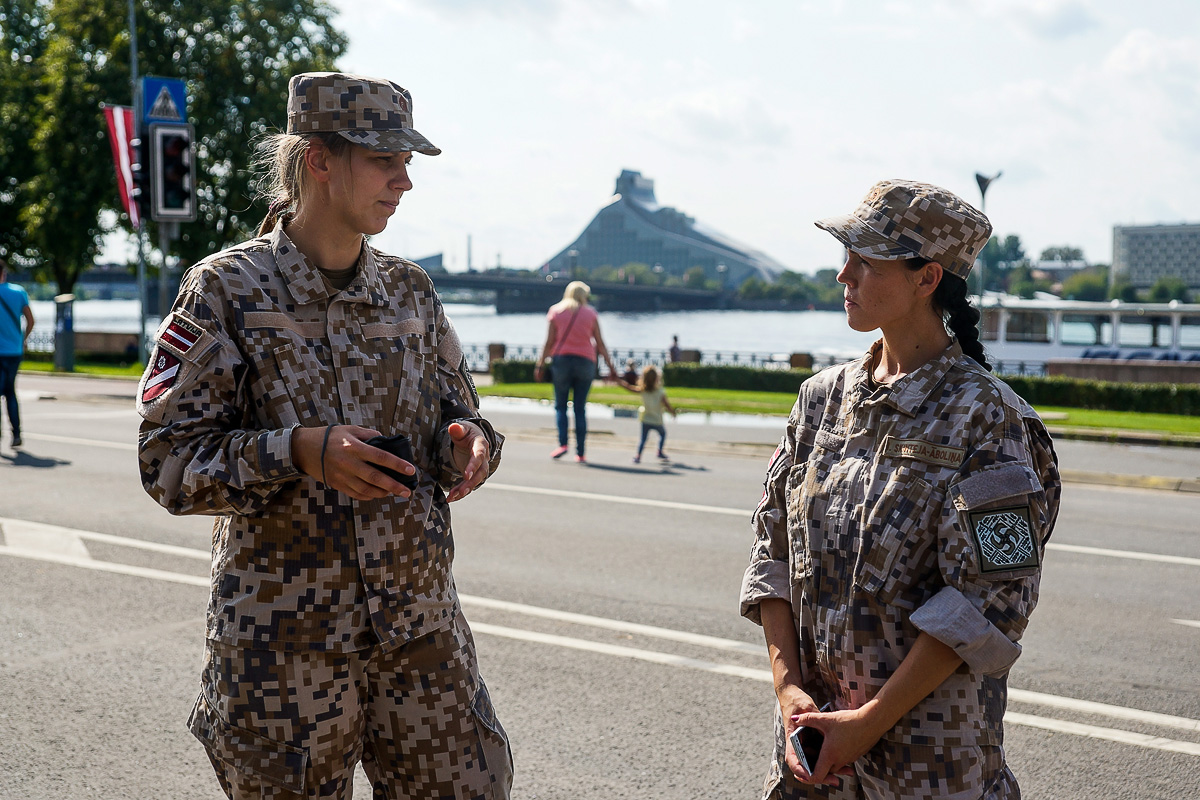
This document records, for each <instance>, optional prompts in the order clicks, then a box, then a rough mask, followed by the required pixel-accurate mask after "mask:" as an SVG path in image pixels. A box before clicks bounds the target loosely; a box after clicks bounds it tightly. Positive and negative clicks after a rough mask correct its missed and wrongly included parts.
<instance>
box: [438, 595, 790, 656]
mask: <svg viewBox="0 0 1200 800" xmlns="http://www.w3.org/2000/svg"><path fill="white" fill-rule="evenodd" d="M458 599H459V600H461V601H462V602H463V603H465V604H467V605H473V606H479V607H480V608H491V609H495V610H497V611H510V612H513V613H516V614H525V615H527V616H531V617H542V618H543V619H553V620H558V621H560V622H570V623H573V624H575V625H588V626H591V627H593V628H604V629H606V630H610V631H620V632H621V633H636V634H638V635H640V636H649V637H653V638H656V639H669V640H670V641H673V642H682V643H684V644H694V645H698V646H700V647H711V648H713V649H714V650H732V651H735V652H739V653H748V654H750V655H752V656H764V657H765V656H766V654H767V646H766V644H758V645H755V644H748V643H746V642H739V641H737V640H735V639H720V638H718V637H716V636H704V635H703V634H699V633H688V632H687V631H675V630H671V629H670V628H658V627H655V626H653V625H641V624H639V623H636V622H624V621H622V620H619V619H608V618H606V617H593V616H589V615H587V614H574V613H572V612H570V611H558V610H556V609H553V608H541V607H539V606H527V605H524V604H522V603H510V602H508V601H507V600H493V599H491V598H490V597H476V596H474V595H469V594H460V595H459V596H458Z"/></svg>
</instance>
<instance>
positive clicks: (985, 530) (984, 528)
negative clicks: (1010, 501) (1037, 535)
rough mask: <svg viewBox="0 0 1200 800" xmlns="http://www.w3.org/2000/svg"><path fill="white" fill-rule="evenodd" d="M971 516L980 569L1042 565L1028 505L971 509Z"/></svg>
mask: <svg viewBox="0 0 1200 800" xmlns="http://www.w3.org/2000/svg"><path fill="white" fill-rule="evenodd" d="M968 517H969V519H970V522H971V535H972V536H974V537H975V547H976V553H977V558H978V560H979V571H980V573H982V574H984V575H988V574H991V573H995V572H1009V571H1011V570H1017V569H1025V568H1027V567H1036V566H1037V565H1038V563H1039V561H1038V549H1037V543H1036V542H1035V541H1034V535H1033V524H1032V523H1031V521H1030V516H1029V506H1028V505H1022V506H1009V507H1007V508H989V509H987V510H986V511H971V512H969V513H968Z"/></svg>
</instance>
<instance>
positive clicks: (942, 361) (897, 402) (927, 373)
mask: <svg viewBox="0 0 1200 800" xmlns="http://www.w3.org/2000/svg"><path fill="white" fill-rule="evenodd" d="M962 354H963V350H962V345H960V344H959V343H958V340H957V339H953V338H952V339H951V340H950V346H949V347H947V348H946V349H945V350H943V351H942V352H941V354H940V355H939V356H938V357H937V358H934V359H931V360H930V361H927V362H925V363H924V364H922V365H921V366H920V367H918V368H917V369H916V370H914V371H912V372H910V373H908V374H907V375H905V376H904V377H903V378H901V379H900V380H898V381H896V382H895V383H893V384H892V391H891V392H890V393H889V394H888V397H887V399H886V400H885V402H888V403H891V405H893V406H895V407H896V409H898V410H899V411H901V412H903V413H905V414H907V415H908V416H910V417H915V416H916V415H917V411H918V410H919V409H920V408H921V404H922V403H924V402H925V399H926V398H927V397H929V395H931V394H932V393H933V391H934V390H935V389H937V387H939V386H941V384H942V381H943V380H945V378H946V373H947V372H949V371H950V368H951V367H953V366H954V364H955V362H957V361H958V360H959V359H960V358H962Z"/></svg>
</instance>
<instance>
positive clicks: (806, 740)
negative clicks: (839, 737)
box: [788, 703, 832, 775]
mask: <svg viewBox="0 0 1200 800" xmlns="http://www.w3.org/2000/svg"><path fill="white" fill-rule="evenodd" d="M831 708H832V706H830V704H829V703H826V704H825V705H823V706H821V708H820V712H821V713H822V714H824V713H825V712H827V711H829V710H830V709H831ZM788 738H789V739H790V740H791V742H792V750H794V751H795V752H796V758H798V759H799V760H800V764H801V766H803V767H804V769H805V771H807V772H808V774H809V775H812V771H813V767H815V766H816V765H817V759H819V758H820V757H821V745H823V744H825V734H823V733H821V732H820V731H819V730H817V729H816V728H809V727H805V726H804V725H801V726H800V727H799V728H796V730H794V731H792V732H791V734H790V735H789V736H788Z"/></svg>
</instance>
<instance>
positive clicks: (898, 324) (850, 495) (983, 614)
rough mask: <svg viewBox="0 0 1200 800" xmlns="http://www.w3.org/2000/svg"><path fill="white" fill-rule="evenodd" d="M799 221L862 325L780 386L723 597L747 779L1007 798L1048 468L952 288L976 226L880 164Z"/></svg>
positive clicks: (868, 794)
mask: <svg viewBox="0 0 1200 800" xmlns="http://www.w3.org/2000/svg"><path fill="white" fill-rule="evenodd" d="M817 225H818V226H819V227H821V228H822V229H824V230H826V231H829V232H830V233H832V234H833V235H834V236H835V237H837V239H838V240H839V241H841V242H842V244H843V245H845V247H846V253H847V254H846V263H845V265H844V266H843V267H842V269H841V272H840V273H839V274H838V281H839V282H840V283H842V284H844V285H845V287H846V288H845V308H846V316H847V321H848V322H849V325H850V327H851V328H853V329H855V330H858V331H870V330H874V329H879V330H880V332H881V333H882V337H881V338H880V340H879V341H877V342H876V343H875V344H874V345H873V346H872V347H871V349H870V351H869V352H868V353H867V354H866V355H865V356H864V357H863V358H861V359H860V360H858V361H856V362H851V363H849V364H843V365H840V366H838V367H834V368H830V369H826V370H823V371H821V372H820V373H818V374H817V375H815V376H814V377H812V378H811V379H809V380H808V381H806V382H805V383H804V385H803V386H802V387H801V389H800V395H799V399H798V400H797V403H796V406H795V408H793V410H792V413H791V417H790V418H789V420H788V425H787V430H786V433H785V434H784V436H783V439H782V442H781V444H780V446H779V449H778V450H777V451H776V454H775V456H774V457H773V458H772V460H771V464H770V466H769V467H768V470H767V478H766V491H765V493H764V495H763V499H762V501H761V503H760V504H759V506H758V508H757V509H756V510H755V513H754V523H753V524H754V531H755V541H754V545H753V548H752V551H751V558H750V566H749V568H748V569H747V570H746V574H745V579H744V581H743V585H742V594H741V609H742V614H743V615H745V616H746V617H748V618H750V619H751V620H752V621H754V622H757V623H759V624H761V625H762V627H763V632H764V634H765V637H766V641H767V648H768V651H769V654H770V658H771V668H772V673H773V675H774V684H775V693H776V696H777V698H778V705H777V707H776V712H775V751H774V758H773V760H772V763H771V767H770V770H769V772H768V775H767V781H766V784H765V787H764V791H763V797H764V798H801V797H822V798H847V799H849V798H928V797H939V798H981V797H982V798H987V799H988V800H998V799H999V798H1018V797H1019V796H1020V790H1019V789H1018V787H1017V782H1016V779H1015V778H1014V777H1013V774H1012V772H1011V771H1010V770H1009V768H1008V766H1007V764H1006V762H1005V756H1004V750H1003V748H1002V745H1003V727H1002V718H1003V714H1004V708H1005V703H1006V699H1007V675H1008V671H1009V669H1010V668H1011V667H1012V664H1013V662H1014V661H1016V659H1017V656H1018V655H1020V652H1021V647H1020V645H1019V644H1018V641H1019V640H1020V638H1021V635H1022V633H1023V632H1024V630H1025V627H1026V625H1027V623H1028V621H1029V615H1030V614H1031V613H1032V612H1033V608H1034V605H1035V604H1036V602H1037V592H1038V581H1039V578H1040V574H1041V564H1042V554H1043V549H1044V547H1045V544H1046V541H1047V539H1049V537H1050V533H1051V530H1052V529H1053V527H1054V521H1055V518H1056V516H1057V514H1058V504H1059V492H1060V483H1059V475H1058V468H1057V459H1056V457H1055V454H1054V450H1053V447H1052V445H1051V442H1050V437H1049V435H1048V434H1047V433H1046V429H1045V427H1044V426H1043V424H1042V422H1041V420H1040V419H1039V418H1038V416H1037V414H1036V413H1034V411H1033V409H1032V408H1030V407H1029V405H1028V404H1026V403H1025V402H1024V401H1023V400H1021V398H1019V397H1017V396H1016V394H1014V393H1013V391H1012V390H1011V389H1010V388H1008V386H1007V385H1006V384H1004V383H1003V382H1001V381H1000V380H999V379H997V378H996V377H994V376H993V375H991V373H990V369H991V367H990V366H989V365H988V363H987V360H986V358H985V357H984V353H983V348H982V347H981V345H980V343H979V331H978V328H977V327H976V326H977V323H978V320H979V313H978V312H977V311H976V310H975V309H973V308H972V307H971V306H970V305H969V303H968V301H967V285H966V277H967V274H968V273H969V272H970V269H971V266H972V264H973V263H974V261H975V258H976V256H977V255H978V254H979V252H980V250H981V249H982V248H983V246H984V244H985V243H986V242H987V240H988V236H989V235H990V234H991V224H990V223H989V222H988V220H987V218H986V217H984V216H983V214H981V213H980V212H979V211H977V210H976V209H974V208H972V207H971V206H970V205H968V204H967V203H965V202H963V201H962V200H961V199H960V198H958V197H956V196H955V195H953V194H951V193H950V192H948V191H946V190H945V189H941V188H939V187H936V186H930V185H928V184H923V183H916V182H912V181H898V180H890V181H883V182H881V183H879V184H877V185H876V186H875V187H873V188H872V189H871V191H870V192H869V193H868V194H867V196H866V198H865V199H864V200H863V202H862V203H861V204H860V205H859V206H858V208H857V209H856V210H855V211H854V213H852V214H849V215H845V216H841V217H833V218H830V219H825V220H821V221H820V222H818V223H817ZM798 728H804V730H801V731H799V732H798V734H797V736H795V737H793V736H792V735H791V734H793V733H794V732H797V729H798ZM822 735H823V741H822ZM793 740H796V741H798V742H799V743H800V750H801V752H800V753H799V754H798V753H797V752H796V748H795V744H794V743H793Z"/></svg>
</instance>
